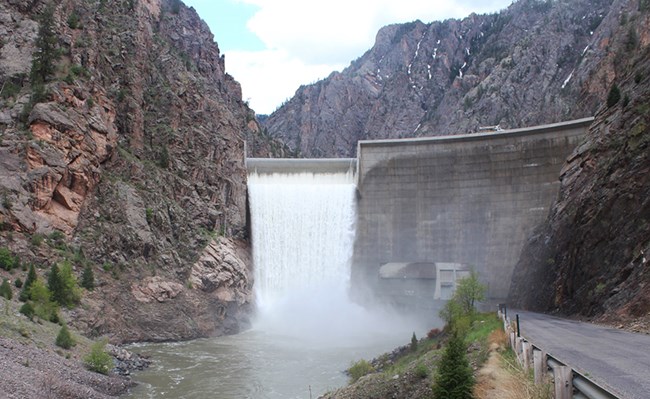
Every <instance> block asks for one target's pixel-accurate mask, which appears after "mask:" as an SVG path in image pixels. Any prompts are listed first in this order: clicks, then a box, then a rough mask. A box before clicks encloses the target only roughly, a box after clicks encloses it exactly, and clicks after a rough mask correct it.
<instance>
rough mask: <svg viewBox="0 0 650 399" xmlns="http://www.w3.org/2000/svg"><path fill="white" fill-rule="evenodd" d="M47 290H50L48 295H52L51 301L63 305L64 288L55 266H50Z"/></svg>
mask: <svg viewBox="0 0 650 399" xmlns="http://www.w3.org/2000/svg"><path fill="white" fill-rule="evenodd" d="M47 289H48V290H50V293H51V294H52V300H54V301H56V302H58V303H59V304H63V297H64V293H63V290H64V287H63V282H62V281H61V277H60V276H59V266H57V265H56V264H55V265H53V266H52V268H51V269H50V274H49V276H48V277H47Z"/></svg>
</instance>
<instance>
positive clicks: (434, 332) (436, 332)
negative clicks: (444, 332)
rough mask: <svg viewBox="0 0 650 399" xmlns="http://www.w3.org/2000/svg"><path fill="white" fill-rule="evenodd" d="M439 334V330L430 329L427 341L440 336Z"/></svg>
mask: <svg viewBox="0 0 650 399" xmlns="http://www.w3.org/2000/svg"><path fill="white" fill-rule="evenodd" d="M440 333H441V331H440V329H439V328H432V329H431V330H429V332H428V333H427V338H429V339H433V338H435V337H437V336H438V335H440Z"/></svg>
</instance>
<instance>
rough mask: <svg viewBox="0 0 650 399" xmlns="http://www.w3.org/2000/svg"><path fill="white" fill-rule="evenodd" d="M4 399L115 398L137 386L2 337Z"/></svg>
mask: <svg viewBox="0 0 650 399" xmlns="http://www.w3.org/2000/svg"><path fill="white" fill-rule="evenodd" d="M0 376H1V377H2V378H0V397H2V398H11V399H14V398H15V399H22V398H43V399H47V398H79V399H82V398H83V399H90V398H97V399H104V398H113V397H117V396H119V395H121V394H124V393H126V392H127V390H128V389H129V388H130V387H132V386H133V385H134V383H133V382H132V381H131V380H130V379H128V378H125V377H121V376H115V375H110V376H106V375H103V374H99V373H95V372H92V371H88V370H86V369H85V368H84V367H83V366H82V364H81V363H80V362H79V361H78V360H76V359H73V358H70V359H66V358H65V356H62V355H60V354H57V353H56V352H54V351H52V350H50V349H45V348H37V347H34V346H32V345H29V344H25V343H22V342H19V341H17V340H14V339H9V338H0Z"/></svg>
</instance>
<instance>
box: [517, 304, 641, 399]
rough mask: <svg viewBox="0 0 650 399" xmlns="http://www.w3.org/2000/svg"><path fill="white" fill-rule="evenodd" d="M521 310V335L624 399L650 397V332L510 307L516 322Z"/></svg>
mask: <svg viewBox="0 0 650 399" xmlns="http://www.w3.org/2000/svg"><path fill="white" fill-rule="evenodd" d="M517 313H518V314H519V322H520V328H521V334H522V335H523V336H524V337H525V338H526V339H528V340H529V341H530V342H532V343H533V344H534V345H536V346H538V347H540V348H541V349H543V350H545V351H546V352H548V353H549V354H551V355H552V356H553V357H555V358H556V359H558V360H560V361H561V362H562V363H565V364H566V365H568V366H571V367H572V368H573V369H575V370H577V371H579V372H581V373H582V374H583V375H587V376H588V377H589V378H590V379H592V380H594V381H595V382H596V383H599V384H600V385H602V386H605V387H609V388H611V389H612V391H613V392H614V393H617V394H618V395H619V397H620V398H624V399H648V398H650V335H645V334H635V333H629V332H626V331H621V330H617V329H614V328H607V327H601V326H597V325H594V324H589V323H582V322H578V321H573V320H566V319H560V318H557V317H552V316H548V315H543V314H539V313H531V312H522V311H517V310H508V316H509V317H510V318H511V319H512V320H513V321H514V320H515V314H517Z"/></svg>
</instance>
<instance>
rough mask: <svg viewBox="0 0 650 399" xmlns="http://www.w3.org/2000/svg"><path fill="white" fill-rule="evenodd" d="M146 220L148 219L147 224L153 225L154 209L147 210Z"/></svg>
mask: <svg viewBox="0 0 650 399" xmlns="http://www.w3.org/2000/svg"><path fill="white" fill-rule="evenodd" d="M145 218H146V219H147V223H148V224H151V222H152V221H153V209H151V208H147V209H146V210H145Z"/></svg>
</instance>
